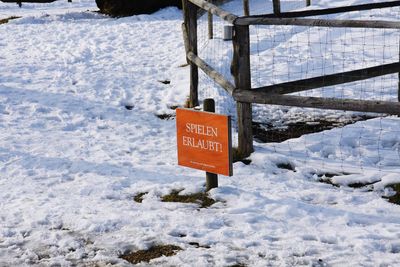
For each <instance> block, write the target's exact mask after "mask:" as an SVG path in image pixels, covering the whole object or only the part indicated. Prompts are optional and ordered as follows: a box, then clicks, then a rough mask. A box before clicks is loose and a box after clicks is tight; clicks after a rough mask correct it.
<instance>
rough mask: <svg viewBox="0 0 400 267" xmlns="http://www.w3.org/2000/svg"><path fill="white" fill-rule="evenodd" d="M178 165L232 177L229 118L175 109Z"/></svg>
mask: <svg viewBox="0 0 400 267" xmlns="http://www.w3.org/2000/svg"><path fill="white" fill-rule="evenodd" d="M176 130H177V142H178V164H179V165H181V166H186V167H190V168H194V169H198V170H203V171H207V172H211V173H215V174H222V175H226V176H232V173H233V171H232V151H231V150H232V136H231V117H230V116H225V115H219V114H215V113H210V112H202V111H194V110H189V109H176Z"/></svg>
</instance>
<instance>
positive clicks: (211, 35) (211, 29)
mask: <svg viewBox="0 0 400 267" xmlns="http://www.w3.org/2000/svg"><path fill="white" fill-rule="evenodd" d="M208 2H212V0H208ZM213 26H214V25H213V14H212V13H211V12H210V11H208V39H213V38H214V27H213Z"/></svg>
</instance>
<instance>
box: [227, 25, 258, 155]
mask: <svg viewBox="0 0 400 267" xmlns="http://www.w3.org/2000/svg"><path fill="white" fill-rule="evenodd" d="M233 51H234V57H233V62H232V68H231V70H232V72H233V73H232V74H233V75H234V77H235V84H236V88H239V89H242V90H246V89H250V87H251V73H250V34H249V27H248V26H237V25H235V26H234V35H233ZM236 108H237V114H238V118H237V120H238V135H239V137H238V138H239V140H238V155H239V156H240V157H248V156H249V155H250V154H251V153H252V152H253V151H254V148H253V129H252V117H253V114H252V104H251V102H247V103H245V102H242V101H238V102H237V104H236Z"/></svg>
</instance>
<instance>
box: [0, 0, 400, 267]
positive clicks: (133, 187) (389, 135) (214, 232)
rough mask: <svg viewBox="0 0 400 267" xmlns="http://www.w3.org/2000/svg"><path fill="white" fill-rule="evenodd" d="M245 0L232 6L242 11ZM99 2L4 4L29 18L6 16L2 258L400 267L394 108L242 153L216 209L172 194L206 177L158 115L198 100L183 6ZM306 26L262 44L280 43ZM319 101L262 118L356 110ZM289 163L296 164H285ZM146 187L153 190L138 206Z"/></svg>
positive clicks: (2, 38)
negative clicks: (127, 7) (149, 10)
mask: <svg viewBox="0 0 400 267" xmlns="http://www.w3.org/2000/svg"><path fill="white" fill-rule="evenodd" d="M264 2H265V1H254V4H253V3H251V6H252V12H255V11H257V12H260V13H262V12H261V11H262V10H261V8H265V9H266V10H265V12H267V11H268V9H270V8H271V6H270V5H264ZM282 2H284V3H285V4H286V5H287V8H288V9H290V8H293V7H296V8H302V6H301V5H299V4H298V3H299V2H298V1H282ZM314 2H315V3H313V4H314V5H315V7H327V6H332V5H333V2H332V1H326V0H321V1H314ZM365 2H366V1H355V0H346V1H345V0H342V1H335V2H334V5H335V6H339V5H349V4H354V3H365ZM240 3H241V1H232V2H229V3H227V4H226V5H225V6H224V7H225V8H226V9H228V10H231V11H235V12H239V11H240V9H241V7H240ZM285 8H286V7H285ZM95 10H97V7H96V6H95V3H94V1H92V0H91V1H89V0H81V1H76V0H74V1H73V2H72V3H68V2H67V1H56V2H53V3H49V4H28V3H23V6H22V8H21V9H20V8H18V6H17V5H16V4H12V3H2V2H1V3H0V18H6V17H10V16H21V17H22V18H20V19H16V20H12V21H10V22H9V23H7V24H3V25H0V62H1V64H0V73H1V74H0V266H28V265H29V266H32V265H33V266H108V265H116V266H129V264H128V263H127V262H126V261H124V260H122V259H120V258H119V256H120V255H121V254H124V253H126V252H131V251H136V250H139V249H145V248H148V247H150V246H152V245H154V244H174V245H178V246H180V247H182V248H183V250H182V251H180V252H178V253H177V254H176V255H175V256H172V257H163V258H159V259H155V260H153V261H152V262H151V263H150V265H153V266H159V265H162V266H229V265H234V264H245V265H248V266H301V265H305V266H397V265H399V264H400V254H399V253H400V242H399V238H400V207H399V206H397V205H394V204H391V203H389V202H387V201H386V200H385V199H383V198H382V197H381V196H382V195H384V194H386V193H387V192H386V191H385V190H386V189H385V187H386V186H388V185H391V184H394V183H399V182H400V180H399V173H400V163H399V162H400V155H399V146H400V137H399V136H400V135H399V119H398V118H397V117H396V116H389V117H382V118H376V119H372V120H367V121H361V122H357V123H355V124H351V125H348V126H346V127H343V128H335V129H332V130H329V131H324V132H321V133H315V134H310V135H305V136H302V137H300V138H297V139H292V140H290V141H286V142H283V143H271V144H262V143H257V142H255V150H256V151H255V152H254V153H253V154H252V155H251V157H250V159H251V160H252V162H251V164H250V165H245V164H243V163H242V162H237V163H235V164H234V176H232V177H224V176H220V177H219V183H220V187H219V188H216V189H213V190H211V192H210V194H211V197H212V198H214V199H216V200H219V202H218V203H217V204H214V205H213V206H211V207H210V208H208V209H199V208H198V207H197V205H194V204H182V203H164V202H161V200H160V197H161V196H162V195H165V194H168V193H170V192H171V191H172V190H174V189H184V191H183V192H182V193H190V192H198V191H201V190H202V189H203V185H204V176H205V175H204V173H203V172H201V171H196V170H191V169H187V168H182V167H179V166H177V158H176V145H175V143H176V140H175V120H174V119H169V120H160V119H159V118H158V117H157V116H156V115H158V114H165V113H166V114H174V111H173V110H172V109H171V108H170V107H171V106H174V105H181V104H182V103H184V102H185V100H186V97H187V94H188V87H189V77H188V76H189V70H188V67H182V65H184V64H185V63H186V59H185V55H184V47H183V42H182V36H181V23H182V16H181V14H180V11H179V10H178V9H176V8H167V9H164V10H161V11H159V12H157V13H155V14H153V15H138V16H132V17H127V18H120V19H114V18H109V17H107V16H103V15H101V14H98V13H95V12H93V11H95ZM379 15H380V16H382V17H385V16H386V15H387V14H385V13H383V14H379ZM357 16H359V15H357ZM283 30H284V29H282V31H283ZM216 31H217V33H218V31H219V32H221V31H222V29H221V28H219V29H216ZM260 31H261V30H260ZM253 33H254V32H253ZM288 33H290V31H287V32H286V36H287V34H288ZM255 34H257V33H255ZM258 34H260V33H258ZM301 34H304V33H302V32H297V31H294V33H293V36H287V37H288V38H289V39H286V38H284V39H280V40H276V42H278V43H279V45H278V46H277V47H272V48H271V47H268V45H269V44H268V42H267V41H264V42H261V48H260V47H259V49H262V50H263V51H264V52H265V53H267V52H268V49H276V51H275V52H276V53H278V52H279V53H283V51H284V49H283V48H284V47H285V45H287V44H288V40H290V39H291V40H295V39H296V38H300V37H301V36H302V35H301ZM374 36H376V35H374ZM397 36H398V35H396V34H395V33H391V34H390V38H394V39H395V38H397ZM315 38H317V37H315ZM388 38H389V37H388ZM390 40H391V39H390ZM388 43H389V42H388ZM205 45H207V47H205V48H204V49H203V50H202V51H201V52H202V53H204V54H206V56H207V55H208V57H209V59H210V60H214V61H215V62H220V64H221V68H222V65H224V64H223V62H229V60H231V54H230V50H229V49H231V48H229V47H227V48H225V44H224V43H222V41H221V40H218V39H216V40H215V44H214V45H215V46H216V47H219V49H220V51H222V52H221V53H220V54H218V55H215V54H214V55H212V54H207V53H206V52H207V51H208V50H207V49H210V48H209V47H213V44H212V43H210V42H209V43H206V44H205ZM218 45H219V46H218ZM394 45H396V46H397V42H396V43H395V44H394ZM392 46H393V44H392V45H391V46H390V47H392ZM387 52H388V54H389V55H392V53H397V52H398V51H397V50H396V51H394V50H393V49H391V48H390V49H389V50H387ZM217 56H218V57H219V56H221V58H222V60H221V61H219V59H218V58H217ZM373 56H374V53H371V54H368V55H366V57H367V58H365V61H368V60H369V59H371V58H372V57H373ZM385 58H386V59H387V58H388V57H385ZM264 59H265V58H264ZM380 59H382V58H380ZM396 59H397V58H396ZM382 60H383V59H382ZM300 63H301V62H300ZM216 64H217V63H216ZM260 64H261V63H260ZM262 64H264V63H262ZM293 67H295V66H293ZM297 67H298V68H300V67H299V65H297ZM162 80H170V81H171V83H170V84H163V83H160V82H159V81H162ZM203 81H204V79H203ZM206 82H207V81H206ZM260 82H264V81H263V80H261V81H260ZM376 84H378V83H375V85H376ZM207 85H209V86H210V87H211V88H214V89H216V86H215V84H213V83H208V84H207ZM202 86H203V85H202ZM385 86H386V85H385ZM388 86H389V85H388ZM371 87H372V85H371ZM391 90H392V91H390V92H391V93H393V91H395V90H396V88H392V87H391ZM339 91H340V90H339ZM349 91H350V90H349ZM368 92H370V91H368ZM313 93H315V94H317V93H318V92H313ZM378 93H380V92H378ZM201 94H202V95H204V96H207V95H213V96H214V95H215V98H216V100H217V103H218V104H219V105H218V108H217V110H218V111H219V112H221V113H230V114H232V113H233V112H234V103H233V101H232V100H230V99H229V98H228V97H227V95H226V94H225V93H224V92H220V91H215V90H214V91H213V90H211V89H208V90H206V91H205V92H204V91H203V92H202V93H201ZM380 96H381V97H383V98H385V99H386V98H390V97H392V96H393V95H391V94H388V95H379V97H380ZM367 97H369V95H367ZM222 103H223V104H222ZM127 105H128V106H132V107H133V108H132V109H131V110H128V109H127V108H126V107H125V106H127ZM308 111H309V113H306V114H304V110H303V109H299V108H287V107H275V106H257V107H256V108H255V117H256V118H257V119H259V120H262V119H263V118H272V119H275V120H279V119H281V120H284V119H285V118H288V119H290V118H292V119H293V117H295V116H299V114H300V115H302V114H304V116H306V117H311V118H315V117H316V118H318V117H321V116H322V117H324V116H325V117H326V116H331V117H332V118H336V119H337V118H341V117H342V116H347V115H346V114H347V113H346V114H345V115H340V116H339V115H337V112H335V111H317V110H308ZM282 163H285V164H290V165H291V166H292V167H293V169H294V171H293V170H286V169H282V168H278V167H277V165H279V164H282ZM328 173H335V174H338V175H337V176H334V177H332V178H331V180H332V182H333V183H335V184H338V185H342V186H341V187H333V186H331V185H329V184H325V183H321V182H319V181H318V180H319V179H320V177H324V175H325V174H328ZM362 182H363V183H373V182H377V183H375V184H374V185H373V186H370V187H369V188H368V189H369V190H366V189H365V188H364V189H363V188H360V189H353V188H351V187H349V186H347V185H350V184H353V183H362ZM140 192H148V193H147V194H146V195H145V196H144V199H143V202H142V203H136V202H134V201H133V197H134V196H135V195H136V194H137V193H140ZM190 242H197V243H199V244H200V245H201V246H209V247H210V248H209V249H207V248H202V247H200V248H197V247H195V246H192V245H190V244H189V243H190ZM141 265H142V266H147V265H148V264H145V263H143V264H141Z"/></svg>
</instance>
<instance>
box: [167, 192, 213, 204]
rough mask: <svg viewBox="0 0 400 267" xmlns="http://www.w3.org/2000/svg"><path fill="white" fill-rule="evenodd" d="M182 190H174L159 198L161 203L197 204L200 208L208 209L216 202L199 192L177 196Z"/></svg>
mask: <svg viewBox="0 0 400 267" xmlns="http://www.w3.org/2000/svg"><path fill="white" fill-rule="evenodd" d="M181 191H182V190H179V191H178V190H174V191H172V192H171V194H169V195H165V196H163V197H162V198H161V201H163V202H180V203H195V204H199V205H200V207H201V208H208V207H210V206H211V205H213V204H214V203H215V202H216V201H215V200H214V199H212V198H209V197H208V194H207V193H205V192H199V193H194V194H189V195H179V192H181Z"/></svg>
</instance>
